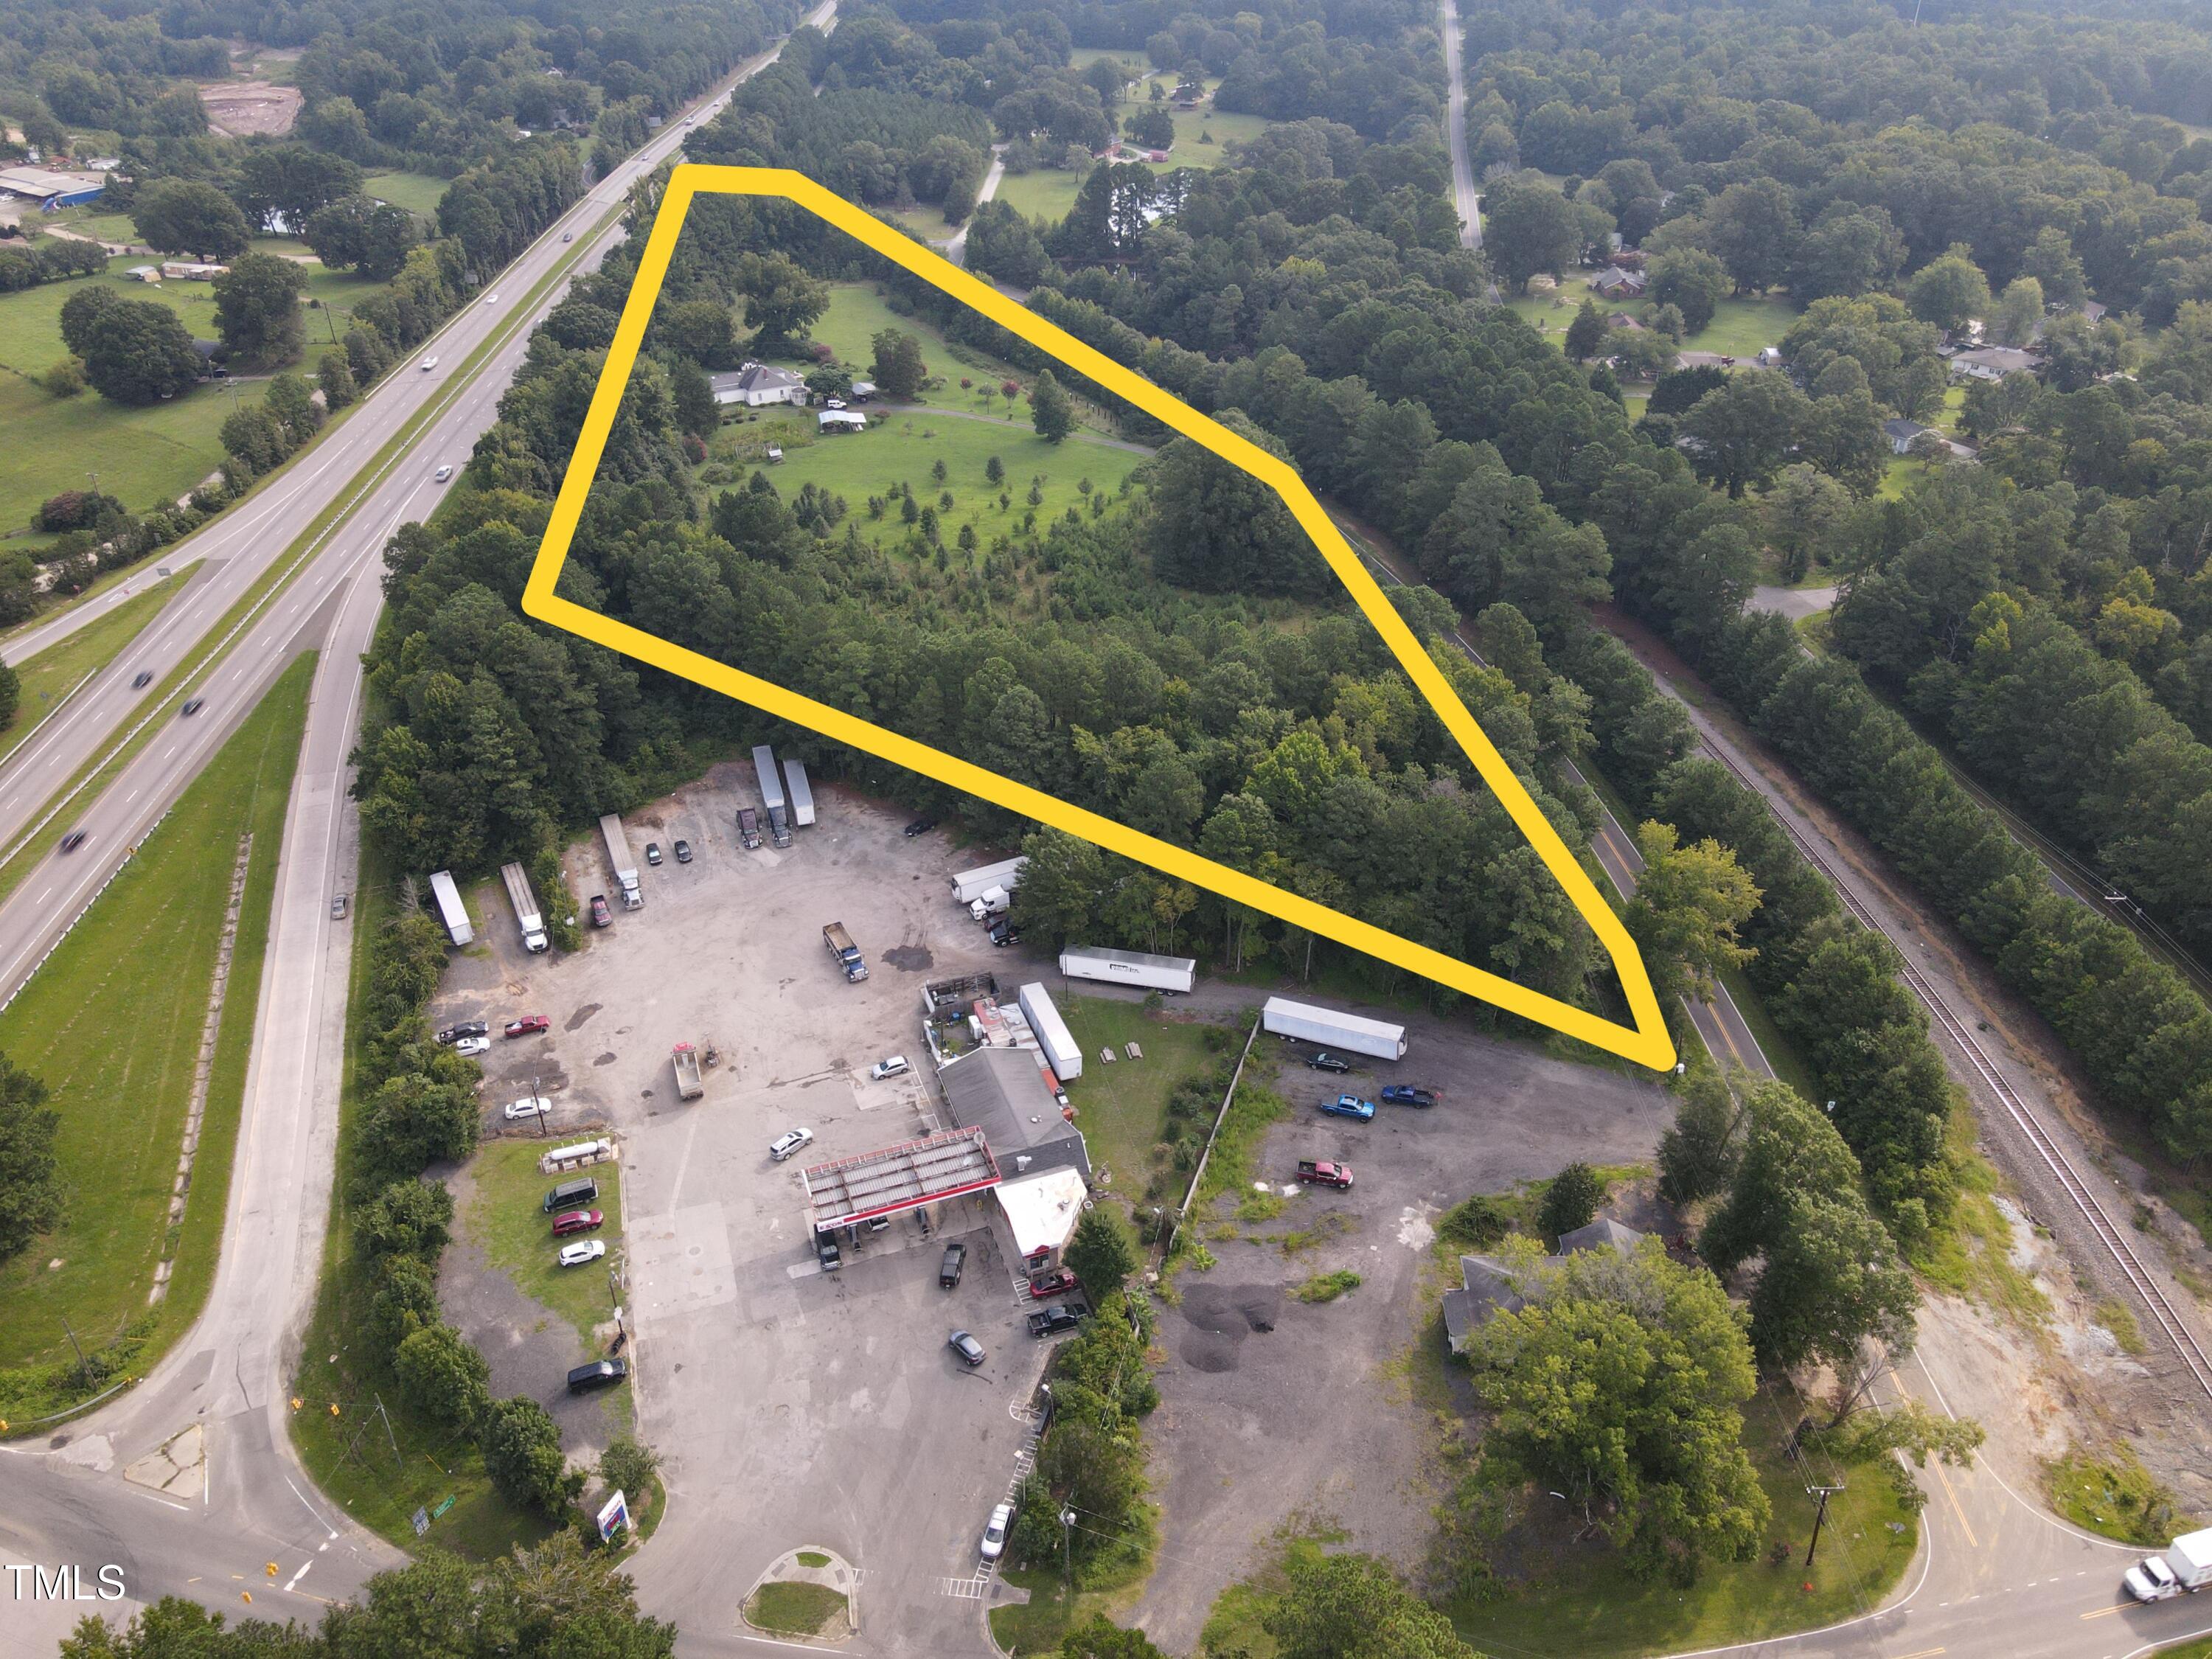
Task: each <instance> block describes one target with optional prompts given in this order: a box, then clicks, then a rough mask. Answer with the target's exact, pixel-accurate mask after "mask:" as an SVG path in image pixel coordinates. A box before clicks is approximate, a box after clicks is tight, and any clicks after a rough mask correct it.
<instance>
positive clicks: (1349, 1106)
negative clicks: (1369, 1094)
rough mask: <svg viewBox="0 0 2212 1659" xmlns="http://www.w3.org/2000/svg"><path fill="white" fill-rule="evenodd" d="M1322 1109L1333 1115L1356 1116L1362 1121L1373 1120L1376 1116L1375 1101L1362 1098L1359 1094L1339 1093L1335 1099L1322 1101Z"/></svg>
mask: <svg viewBox="0 0 2212 1659" xmlns="http://www.w3.org/2000/svg"><path fill="white" fill-rule="evenodd" d="M1321 1109H1322V1110H1323V1111H1324V1112H1327V1113H1328V1115H1330V1116H1331V1117H1356V1118H1358V1120H1359V1121H1361V1122H1362V1123H1368V1122H1371V1121H1373V1120H1374V1117H1375V1103H1374V1102H1373V1101H1371V1100H1362V1099H1361V1098H1360V1097H1358V1095H1339V1096H1338V1097H1336V1098H1335V1099H1334V1100H1325V1101H1323V1102H1322V1104H1321Z"/></svg>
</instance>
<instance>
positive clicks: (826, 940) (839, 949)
mask: <svg viewBox="0 0 2212 1659" xmlns="http://www.w3.org/2000/svg"><path fill="white" fill-rule="evenodd" d="M822 942H823V944H824V945H828V946H829V954H830V955H831V956H833V957H836V958H837V965H838V966H839V967H840V968H842V969H844V970H845V977H846V979H847V980H848V981H849V982H850V983H852V984H854V985H858V984H859V983H860V981H862V980H864V979H866V978H867V976H868V964H867V963H866V962H864V961H862V960H861V957H860V946H859V945H855V944H854V943H853V936H852V935H851V934H850V933H847V932H846V931H845V924H844V923H843V922H842V921H833V922H831V923H830V924H829V926H828V927H824V928H823V930H822Z"/></svg>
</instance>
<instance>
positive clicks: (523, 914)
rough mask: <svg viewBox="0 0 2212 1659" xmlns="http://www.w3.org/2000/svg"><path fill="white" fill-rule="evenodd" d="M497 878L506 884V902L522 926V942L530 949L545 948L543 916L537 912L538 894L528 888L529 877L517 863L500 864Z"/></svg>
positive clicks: (539, 949) (541, 949) (538, 949)
mask: <svg viewBox="0 0 2212 1659" xmlns="http://www.w3.org/2000/svg"><path fill="white" fill-rule="evenodd" d="M499 878H500V879H501V881H503V882H505V883H506V884H507V902H508V903H509V904H512V905H513V907H514V919H515V921H517V922H518V923H519V924H520V926H521V928H522V942H523V944H524V945H526V946H527V947H528V948H529V949H530V950H531V951H533V952H534V951H543V950H544V948H545V918H544V916H542V915H539V914H538V896H537V895H536V894H534V893H532V891H531V890H530V878H529V877H528V876H526V875H525V874H523V872H522V866H520V865H519V864H502V865H501V866H499Z"/></svg>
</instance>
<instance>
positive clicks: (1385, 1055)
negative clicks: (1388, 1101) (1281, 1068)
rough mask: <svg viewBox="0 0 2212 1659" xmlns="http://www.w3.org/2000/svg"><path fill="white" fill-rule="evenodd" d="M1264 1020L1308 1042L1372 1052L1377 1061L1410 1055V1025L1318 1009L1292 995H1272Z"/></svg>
mask: <svg viewBox="0 0 2212 1659" xmlns="http://www.w3.org/2000/svg"><path fill="white" fill-rule="evenodd" d="M1261 1021H1262V1023H1263V1024H1265V1026H1266V1028H1267V1030H1270V1031H1273V1033H1274V1034H1275V1035H1276V1036H1285V1037H1302V1038H1304V1040H1305V1041H1306V1042H1320V1043H1325V1044H1327V1045H1328V1047H1329V1048H1349V1049H1351V1050H1352V1053H1354V1054H1372V1055H1373V1056H1374V1057H1375V1058H1376V1059H1377V1060H1403V1059H1404V1058H1405V1057H1406V1028H1405V1027H1404V1026H1402V1025H1388V1024H1384V1023H1383V1021H1381V1020H1379V1019H1362V1018H1360V1017H1359V1016H1358V1014H1346V1013H1340V1012H1337V1011H1336V1010H1335V1009H1334V1008H1316V1006H1314V1005H1313V1004H1311V1003H1310V1002H1292V1001H1291V1000H1290V999H1289V998H1288V997H1269V998H1268V999H1267V1007H1266V1008H1265V1009H1264V1010H1263V1011H1262V1012H1261Z"/></svg>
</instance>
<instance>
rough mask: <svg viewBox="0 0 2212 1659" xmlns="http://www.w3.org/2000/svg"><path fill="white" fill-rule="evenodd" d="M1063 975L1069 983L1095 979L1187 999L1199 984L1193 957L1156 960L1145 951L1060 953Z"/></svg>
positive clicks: (1090, 948) (1089, 948) (1089, 949)
mask: <svg viewBox="0 0 2212 1659" xmlns="http://www.w3.org/2000/svg"><path fill="white" fill-rule="evenodd" d="M1060 972H1061V973H1062V974H1063V975H1066V977H1067V978H1069V979H1095V980H1099V981H1103V982H1104V983H1106V984H1108V985H1138V986H1142V987H1144V988H1146V990H1150V991H1166V992H1168V993H1170V994H1172V995H1175V996H1188V995H1189V994H1190V987H1192V986H1193V985H1194V984H1195V983H1196V982H1197V980H1198V963H1197V960H1196V959H1195V958H1194V957H1156V956H1151V955H1148V954H1146V952H1145V951H1108V950H1102V949H1100V948H1098V947H1097V946H1095V945H1085V946H1084V947H1082V948H1080V949H1070V950H1066V951H1061V952H1060Z"/></svg>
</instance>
